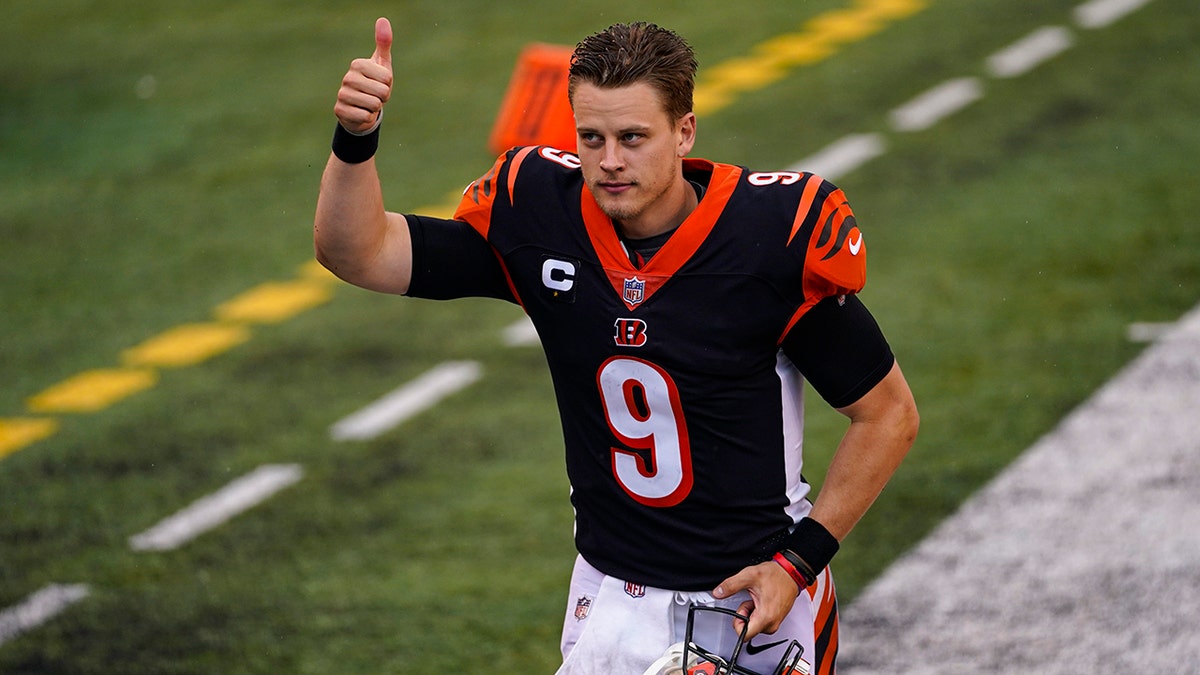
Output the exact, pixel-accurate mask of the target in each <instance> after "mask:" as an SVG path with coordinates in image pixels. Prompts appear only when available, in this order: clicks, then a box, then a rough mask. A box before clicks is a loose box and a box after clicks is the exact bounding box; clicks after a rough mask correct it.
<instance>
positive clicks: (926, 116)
mask: <svg viewBox="0 0 1200 675" xmlns="http://www.w3.org/2000/svg"><path fill="white" fill-rule="evenodd" d="M982 97H983V84H982V83H980V81H979V79H978V78H974V77H960V78H956V79H953V80H946V81H945V82H943V83H941V84H939V85H937V86H935V87H933V88H932V89H929V90H927V91H925V92H924V93H922V94H919V95H918V96H917V97H916V98H914V99H912V100H911V101H909V102H908V103H905V104H904V105H901V106H900V107H898V108H896V109H894V110H892V112H891V120H892V128H893V129H895V130H896V131H922V130H924V129H928V128H929V127H931V126H933V125H934V124H937V123H938V122H939V121H940V120H942V119H943V118H944V117H947V116H949V115H951V114H953V113H955V112H958V111H959V110H961V109H963V108H965V107H966V106H968V105H970V104H971V103H973V102H975V101H977V100H979V99H980V98H982Z"/></svg>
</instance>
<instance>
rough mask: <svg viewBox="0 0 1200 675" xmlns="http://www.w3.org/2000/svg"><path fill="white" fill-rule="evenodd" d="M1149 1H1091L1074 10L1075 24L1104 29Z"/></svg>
mask: <svg viewBox="0 0 1200 675" xmlns="http://www.w3.org/2000/svg"><path fill="white" fill-rule="evenodd" d="M1149 2H1150V0H1091V2H1085V3H1083V4H1082V5H1079V6H1078V7H1076V8H1075V23H1077V24H1079V25H1080V26H1081V27H1083V28H1104V27H1105V26H1107V25H1109V24H1110V23H1113V22H1114V21H1116V20H1117V19H1120V18H1121V17H1124V16H1125V15H1127V14H1130V13H1131V12H1134V11H1136V10H1138V9H1141V8H1142V7H1143V6H1144V5H1146V4H1147V3H1149Z"/></svg>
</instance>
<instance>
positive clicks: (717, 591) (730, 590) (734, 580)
mask: <svg viewBox="0 0 1200 675" xmlns="http://www.w3.org/2000/svg"><path fill="white" fill-rule="evenodd" d="M749 587H750V584H749V580H748V579H747V578H746V574H745V572H744V570H743V571H742V572H738V573H737V574H735V575H733V576H731V577H729V578H728V579H726V580H725V581H722V582H721V583H720V584H719V585H718V586H717V587H716V588H714V589H713V591H712V595H713V597H714V598H716V599H718V600H724V599H725V598H728V597H729V596H731V595H733V594H734V593H737V592H739V591H744V590H746V589H747V588H749Z"/></svg>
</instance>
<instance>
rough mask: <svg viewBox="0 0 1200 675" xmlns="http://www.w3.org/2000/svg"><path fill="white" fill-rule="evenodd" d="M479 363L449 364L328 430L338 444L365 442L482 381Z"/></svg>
mask: <svg viewBox="0 0 1200 675" xmlns="http://www.w3.org/2000/svg"><path fill="white" fill-rule="evenodd" d="M482 374H483V368H482V367H481V366H480V365H479V363H478V362H476V361H448V362H446V363H443V364H441V365H439V366H437V367H435V368H433V369H432V370H430V371H429V372H427V373H425V374H424V375H422V376H420V377H418V378H417V379H415V380H413V381H412V382H409V383H408V384H406V385H404V386H402V387H400V388H399V389H396V390H395V391H393V392H392V393H390V394H388V395H386V396H384V397H383V398H381V399H379V400H378V401H376V402H375V403H372V404H371V405H369V406H367V407H366V408H363V409H362V410H360V411H358V412H356V413H354V414H353V415H350V416H349V417H346V418H344V419H342V420H341V421H340V422H338V423H337V424H334V425H333V427H331V428H330V430H329V435H330V436H331V437H333V439H334V440H337V441H364V440H369V439H372V438H375V437H376V436H378V435H379V434H381V433H383V432H385V431H387V430H389V429H392V428H393V427H395V426H396V425H398V424H400V423H401V422H403V421H404V420H407V419H408V418H410V417H412V416H413V415H416V414H417V413H420V412H423V411H425V410H426V409H428V408H430V407H432V406H433V405H435V404H437V402H438V401H440V400H442V399H443V398H445V397H447V396H449V395H450V394H453V393H454V392H456V391H458V390H460V389H463V388H464V387H466V386H468V385H470V384H471V383H473V382H475V381H476V380H478V379H479V378H480V376H481V375H482Z"/></svg>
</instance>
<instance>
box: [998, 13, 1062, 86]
mask: <svg viewBox="0 0 1200 675" xmlns="http://www.w3.org/2000/svg"><path fill="white" fill-rule="evenodd" d="M1074 42H1075V38H1074V36H1073V35H1071V31H1069V30H1067V29H1066V28H1063V27H1062V26H1044V27H1042V28H1039V29H1037V30H1035V31H1033V32H1032V33H1030V34H1029V35H1027V36H1025V37H1024V38H1022V39H1020V40H1018V41H1016V42H1014V43H1013V44H1011V45H1009V46H1008V47H1005V48H1004V49H1002V50H1000V51H998V52H996V53H995V54H992V55H991V56H989V57H988V59H987V68H988V73H989V74H991V75H992V76H993V77H1016V76H1018V75H1024V74H1025V73H1027V72H1029V71H1031V70H1033V69H1034V68H1035V67H1037V66H1038V65H1039V64H1041V63H1043V62H1045V61H1048V60H1050V59H1052V58H1054V57H1055V56H1058V55H1059V54H1061V53H1062V52H1064V51H1066V50H1068V49H1070V48H1071V45H1073V44H1074Z"/></svg>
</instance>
